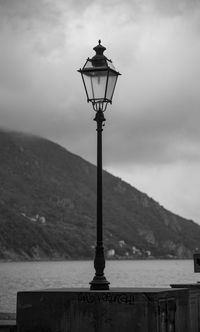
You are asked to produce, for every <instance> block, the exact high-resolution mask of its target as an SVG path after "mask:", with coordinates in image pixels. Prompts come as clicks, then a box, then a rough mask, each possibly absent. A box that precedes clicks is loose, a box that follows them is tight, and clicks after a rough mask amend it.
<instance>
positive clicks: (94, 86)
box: [83, 70, 107, 100]
mask: <svg viewBox="0 0 200 332" xmlns="http://www.w3.org/2000/svg"><path fill="white" fill-rule="evenodd" d="M83 78H84V81H85V85H86V89H87V93H88V98H89V99H92V100H99V99H100V100H102V99H104V97H105V90H106V82H107V71H106V70H103V71H90V72H84V73H83Z"/></svg>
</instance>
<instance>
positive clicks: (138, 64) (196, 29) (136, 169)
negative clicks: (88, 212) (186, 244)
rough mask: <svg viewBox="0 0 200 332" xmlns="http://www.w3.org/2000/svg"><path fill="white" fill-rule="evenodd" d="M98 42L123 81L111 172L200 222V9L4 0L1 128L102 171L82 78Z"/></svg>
mask: <svg viewBox="0 0 200 332" xmlns="http://www.w3.org/2000/svg"><path fill="white" fill-rule="evenodd" d="M98 39H101V40H102V44H103V45H104V46H105V47H106V48H107V50H106V52H105V54H106V55H107V56H108V58H111V59H112V60H113V63H114V65H115V67H116V68H117V70H119V71H120V72H121V73H122V76H120V77H119V80H118V84H117V87H116V91H115V95H114V99H113V104H112V106H109V107H108V109H107V112H106V119H107V121H106V126H105V127H104V137H103V138H104V167H105V169H107V170H108V171H110V172H112V173H113V174H115V175H117V176H119V177H121V178H122V179H124V180H126V181H127V182H129V183H131V184H132V185H133V186H135V187H136V188H138V189H139V190H141V191H143V192H146V193H147V194H148V195H149V196H151V197H153V198H154V199H155V200H156V201H158V202H159V203H160V204H161V205H163V206H165V207H166V208H167V209H169V210H171V211H173V212H175V213H177V214H179V215H182V216H184V217H186V218H189V219H193V220H195V221H196V222H198V223H200V206H199V200H200V176H199V170H200V130H199V126H200V1H198V0H100V1H98V0H97V1H95V0H57V1H55V0H0V44H1V48H0V125H1V126H2V127H4V128H11V129H16V130H22V131H26V132H31V133H34V134H39V135H42V136H44V137H47V138H49V139H51V140H53V141H56V142H58V143H60V144H61V145H63V146H64V147H66V148H67V149H68V150H70V151H72V152H74V153H76V154H78V155H81V156H82V157H83V158H85V159H87V160H89V161H91V162H93V163H95V160H96V130H95V123H94V121H93V117H94V114H93V110H92V107H91V106H90V105H89V104H87V102H86V98H85V95H84V90H83V86H82V82H81V77H80V74H79V73H77V69H79V68H80V67H82V65H83V64H84V62H85V60H86V58H87V57H91V56H93V54H94V52H93V50H92V48H93V47H94V46H96V45H97V43H98Z"/></svg>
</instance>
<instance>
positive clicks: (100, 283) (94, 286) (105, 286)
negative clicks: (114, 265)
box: [90, 276, 110, 290]
mask: <svg viewBox="0 0 200 332" xmlns="http://www.w3.org/2000/svg"><path fill="white" fill-rule="evenodd" d="M109 285H110V283H109V281H107V280H106V278H105V276H94V279H93V280H92V281H91V282H90V290H109Z"/></svg>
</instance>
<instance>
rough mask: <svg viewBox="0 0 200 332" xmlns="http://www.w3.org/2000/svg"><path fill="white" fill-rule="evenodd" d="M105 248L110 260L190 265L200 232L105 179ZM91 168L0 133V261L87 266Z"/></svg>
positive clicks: (51, 147)
mask: <svg viewBox="0 0 200 332" xmlns="http://www.w3.org/2000/svg"><path fill="white" fill-rule="evenodd" d="M103 185H104V203H103V204H104V244H105V252H106V255H107V256H108V257H111V258H135V259H137V258H145V257H155V258H160V257H162V258H163V257H166V258H175V257H178V258H190V257H191V256H192V253H193V251H194V250H195V248H197V247H198V246H199V239H200V226H199V225H197V224H196V223H194V222H193V221H190V220H186V219H184V218H181V217H179V216H177V215H175V214H173V213H171V212H169V211H167V210H166V209H164V208H163V207H161V206H160V205H159V204H158V203H157V202H155V201H154V200H153V199H152V198H149V197H148V196H147V195H146V194H144V193H141V192H140V191H138V190H137V189H135V188H134V187H132V186H131V185H129V184H127V183H125V182H124V181H122V180H121V179H119V178H117V177H114V176H113V175H111V174H109V173H108V172H105V171H104V174H103ZM95 240H96V167H95V166H94V165H92V164H90V163H89V162H87V161H85V160H84V159H82V158H81V157H79V156H77V155H75V154H73V153H71V152H69V151H67V150H66V149H64V148H63V147H61V146H59V145H58V144H55V143H53V142H51V141H49V140H47V139H44V138H40V137H35V136H31V135H26V134H22V133H15V132H8V131H3V130H0V259H5V260H7V259H9V260H40V259H85V258H92V257H93V255H94V246H95Z"/></svg>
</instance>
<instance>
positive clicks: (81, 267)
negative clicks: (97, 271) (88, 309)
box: [0, 260, 200, 312]
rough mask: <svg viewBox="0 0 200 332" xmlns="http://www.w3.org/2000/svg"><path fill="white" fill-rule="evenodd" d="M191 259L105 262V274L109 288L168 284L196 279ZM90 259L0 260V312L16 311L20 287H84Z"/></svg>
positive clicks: (90, 276) (90, 274) (88, 278)
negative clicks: (109, 284) (46, 260)
mask: <svg viewBox="0 0 200 332" xmlns="http://www.w3.org/2000/svg"><path fill="white" fill-rule="evenodd" d="M193 270H194V269H193V261H192V260H141V261H140V260H137V261H107V262H106V270H105V275H106V278H107V280H109V281H110V283H111V287H169V285H170V284H171V283H191V282H197V281H198V280H199V279H200V277H199V276H198V274H195V273H194V272H193ZM93 276H94V269H93V262H91V261H67V262H66V261H65V262H17V263H16V262H9V263H3V262H0V281H1V284H0V312H15V311H16V294H17V292H18V291H22V290H33V289H34V290H35V289H44V288H54V287H56V288H57V287H88V283H89V282H90V281H91V280H92V279H93Z"/></svg>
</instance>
